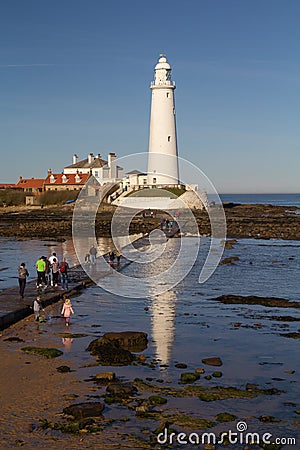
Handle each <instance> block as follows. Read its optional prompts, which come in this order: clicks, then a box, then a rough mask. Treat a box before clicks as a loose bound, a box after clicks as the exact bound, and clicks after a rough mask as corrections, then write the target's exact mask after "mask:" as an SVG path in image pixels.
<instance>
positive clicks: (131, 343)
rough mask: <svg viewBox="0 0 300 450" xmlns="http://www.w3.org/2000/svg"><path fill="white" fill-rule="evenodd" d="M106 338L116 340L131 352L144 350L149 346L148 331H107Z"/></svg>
mask: <svg viewBox="0 0 300 450" xmlns="http://www.w3.org/2000/svg"><path fill="white" fill-rule="evenodd" d="M103 337H104V338H105V339H109V340H110V341H112V342H116V343H117V344H118V345H120V346H121V347H123V348H125V349H126V350H130V351H131V352H142V351H143V350H145V349H146V348H147V344H148V338H147V333H143V332H142V331H122V332H118V333H105V334H104V335H103Z"/></svg>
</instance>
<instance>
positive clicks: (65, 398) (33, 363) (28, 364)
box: [0, 317, 138, 449]
mask: <svg viewBox="0 0 300 450" xmlns="http://www.w3.org/2000/svg"><path fill="white" fill-rule="evenodd" d="M12 336H13V337H18V338H19V339H22V340H23V341H24V342H10V341H5V339H7V338H9V337H12ZM28 345H29V346H30V345H32V346H38V347H57V340H55V339H53V336H51V333H50V332H49V329H47V328H46V327H41V326H39V325H37V324H36V323H35V322H34V319H33V317H29V318H27V319H24V320H22V321H21V322H19V323H17V324H15V325H12V326H11V327H10V328H9V329H7V330H4V331H3V332H2V335H1V338H0V353H1V382H0V398H1V415H0V448H1V449H9V448H16V447H19V446H22V447H23V448H26V449H63V448H65V447H66V446H67V447H68V448H69V449H82V448H83V447H85V448H91V449H114V448H124V449H126V448H138V447H133V446H132V445H133V444H132V441H131V442H130V441H128V442H127V443H126V442H123V443H122V444H120V442H119V443H118V442H117V440H118V439H117V436H116V435H117V433H116V432H115V431H114V430H113V429H110V430H106V431H105V433H97V434H88V435H85V434H83V433H82V434H78V435H73V434H62V433H60V432H54V431H53V432H50V433H49V432H48V431H44V430H42V429H41V428H40V426H39V419H40V418H43V419H48V420H51V421H55V420H59V419H60V416H61V414H60V413H61V411H62V409H63V408H64V407H66V406H69V405H70V403H73V402H74V400H70V399H71V397H72V396H78V397H76V403H77V402H78V403H79V402H80V401H86V395H89V394H90V392H89V390H88V387H87V386H86V384H84V383H82V382H81V381H79V380H78V378H77V377H76V376H75V372H74V373H73V372H70V373H67V374H65V373H59V372H58V371H57V370H56V367H58V366H60V365H61V364H62V363H61V362H60V361H59V358H53V359H46V358H43V357H38V356H34V355H28V354H26V353H24V352H23V351H22V350H21V348H22V347H24V346H28ZM62 347H63V346H62ZM62 350H63V349H62ZM63 364H67V365H70V366H71V367H72V360H71V359H70V360H68V359H66V360H64V362H63ZM70 396H71V397H70ZM123 439H124V438H123Z"/></svg>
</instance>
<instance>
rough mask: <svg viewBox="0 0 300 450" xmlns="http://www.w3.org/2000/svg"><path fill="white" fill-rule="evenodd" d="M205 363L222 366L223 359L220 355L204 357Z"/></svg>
mask: <svg viewBox="0 0 300 450" xmlns="http://www.w3.org/2000/svg"><path fill="white" fill-rule="evenodd" d="M202 362H203V364H207V365H209V366H222V364H223V363H222V360H221V358H219V357H211V358H204V359H202Z"/></svg>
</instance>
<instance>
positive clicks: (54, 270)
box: [51, 257, 59, 287]
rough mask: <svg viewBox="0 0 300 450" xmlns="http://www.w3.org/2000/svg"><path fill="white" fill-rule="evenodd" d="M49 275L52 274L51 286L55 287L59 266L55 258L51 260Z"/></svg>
mask: <svg viewBox="0 0 300 450" xmlns="http://www.w3.org/2000/svg"><path fill="white" fill-rule="evenodd" d="M51 273H52V286H54V287H57V285H58V277H59V264H58V259H57V258H55V257H54V258H53V259H52V264H51Z"/></svg>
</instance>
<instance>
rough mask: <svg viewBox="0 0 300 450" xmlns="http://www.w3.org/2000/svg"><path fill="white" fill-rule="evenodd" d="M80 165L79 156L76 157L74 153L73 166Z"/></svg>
mask: <svg viewBox="0 0 300 450" xmlns="http://www.w3.org/2000/svg"><path fill="white" fill-rule="evenodd" d="M77 163H78V156H77V155H76V153H74V155H73V164H77Z"/></svg>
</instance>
